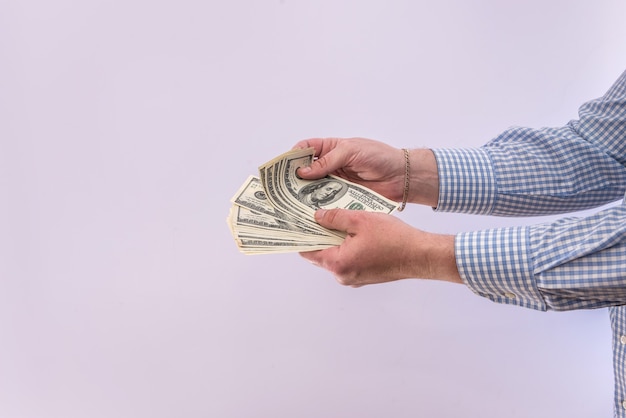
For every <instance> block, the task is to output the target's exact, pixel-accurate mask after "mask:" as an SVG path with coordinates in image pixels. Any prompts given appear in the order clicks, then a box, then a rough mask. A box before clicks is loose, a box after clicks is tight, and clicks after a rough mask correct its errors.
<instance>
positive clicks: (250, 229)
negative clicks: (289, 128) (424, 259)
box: [226, 148, 398, 255]
mask: <svg viewBox="0 0 626 418" xmlns="http://www.w3.org/2000/svg"><path fill="white" fill-rule="evenodd" d="M314 156H315V150H314V149H313V148H306V149H294V150H291V151H288V152H286V153H284V154H281V155H279V156H278V157H276V158H274V159H272V160H270V161H268V162H267V163H265V164H263V165H261V166H260V167H259V175H258V176H254V175H250V176H248V178H247V179H246V181H245V182H244V183H243V184H242V185H241V187H240V188H239V190H237V193H235V195H234V196H233V197H232V199H231V203H232V206H231V208H230V212H229V214H228V217H227V219H226V221H227V223H228V226H229V228H230V231H231V233H232V235H233V238H234V239H235V243H236V244H237V247H238V249H239V250H240V251H241V252H242V253H244V254H248V255H253V254H276V253H287V252H304V251H315V250H322V249H325V248H329V247H333V246H337V245H341V243H342V242H343V240H344V239H345V234H344V233H342V232H339V231H334V230H331V229H328V228H324V227H322V226H320V225H319V224H318V223H317V222H315V219H314V214H315V211H316V210H317V209H320V208H324V209H334V208H343V209H351V210H365V211H369V212H381V213H388V214H389V213H392V212H393V211H395V210H396V209H397V208H398V203H397V202H394V201H392V200H389V199H387V198H385V197H384V196H382V195H380V194H378V193H376V192H374V191H372V190H370V189H368V188H367V187H363V186H361V185H359V184H356V183H352V182H350V181H347V180H345V179H342V178H340V177H337V176H333V175H329V176H326V177H324V178H322V179H318V180H304V179H302V178H299V177H298V176H297V175H296V170H297V169H298V168H300V167H304V166H308V165H310V164H311V162H312V161H313V159H314Z"/></svg>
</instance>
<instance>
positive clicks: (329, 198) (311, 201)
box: [298, 179, 348, 209]
mask: <svg viewBox="0 0 626 418" xmlns="http://www.w3.org/2000/svg"><path fill="white" fill-rule="evenodd" d="M347 190H348V186H347V185H346V184H345V183H343V182H341V181H339V180H335V179H323V180H320V181H317V182H314V183H311V184H308V185H306V186H304V187H303V188H302V189H300V191H299V192H298V200H299V201H300V202H302V203H304V204H305V205H307V206H308V207H310V208H312V209H320V208H321V207H322V206H325V205H328V204H330V203H332V202H334V201H336V200H338V199H339V198H340V197H341V196H343V195H344V194H345V192H346V191H347Z"/></svg>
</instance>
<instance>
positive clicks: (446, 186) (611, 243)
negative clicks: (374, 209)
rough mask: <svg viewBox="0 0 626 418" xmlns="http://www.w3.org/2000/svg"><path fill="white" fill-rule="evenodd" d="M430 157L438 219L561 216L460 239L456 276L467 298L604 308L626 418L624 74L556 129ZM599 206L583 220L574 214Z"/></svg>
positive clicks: (513, 134) (509, 134)
mask: <svg viewBox="0 0 626 418" xmlns="http://www.w3.org/2000/svg"><path fill="white" fill-rule="evenodd" d="M433 151H434V152H435V156H436V158H437V164H438V169H439V176H440V194H439V203H438V206H437V210H439V211H446V212H463V213H475V214H483V215H496V216H535V215H551V214H561V213H570V214H569V215H564V216H565V217H563V218H560V219H559V220H557V221H550V222H545V223H541V224H537V225H529V226H519V227H507V228H494V229H488V230H480V231H474V232H467V233H459V234H457V236H456V240H455V247H456V248H455V252H456V261H457V265H458V269H459V272H460V274H461V277H462V278H463V280H464V282H465V283H466V284H467V285H468V286H469V288H470V289H472V291H473V292H475V293H476V294H478V295H480V296H484V297H486V298H489V299H491V300H493V301H495V302H499V303H506V304H512V305H519V306H523V307H527V308H532V309H537V310H548V309H550V310H557V311H562V310H569V309H591V308H602V307H608V308H609V313H610V315H609V316H610V320H611V326H612V330H613V366H614V374H615V402H614V411H615V416H616V417H626V203H625V202H626V196H625V192H626V72H624V73H623V74H622V75H621V76H620V78H619V79H618V80H617V82H616V83H615V84H614V85H613V86H612V87H611V88H610V89H609V91H608V92H607V93H606V94H605V95H604V96H602V97H601V98H598V99H595V100H591V101H589V102H587V103H585V104H583V105H582V106H581V107H580V109H579V118H578V119H577V120H572V121H570V122H569V123H568V124H567V125H566V126H564V127H558V128H541V129H530V128H522V127H512V128H510V129H507V130H506V131H505V132H503V133H502V134H500V135H499V136H497V137H496V138H494V139H493V140H491V141H490V142H488V143H487V144H485V145H484V146H482V147H480V148H474V149H441V148H440V149H434V150H433ZM619 200H622V202H621V204H613V205H608V204H609V203H611V202H616V203H617V202H618V201H619ZM604 205H607V206H604ZM600 206H604V209H602V208H600V209H597V212H596V213H595V214H593V215H591V216H583V215H580V214H579V216H574V215H575V214H573V212H578V211H582V210H586V209H590V208H599V207H600Z"/></svg>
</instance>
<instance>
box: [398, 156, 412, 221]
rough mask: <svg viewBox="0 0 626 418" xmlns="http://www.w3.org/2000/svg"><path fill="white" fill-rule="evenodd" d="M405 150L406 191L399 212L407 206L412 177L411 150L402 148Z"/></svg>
mask: <svg viewBox="0 0 626 418" xmlns="http://www.w3.org/2000/svg"><path fill="white" fill-rule="evenodd" d="M402 151H404V192H403V193H402V203H401V204H400V207H399V208H398V212H402V211H403V210H404V207H405V206H406V201H407V199H408V198H409V184H410V177H411V160H410V159H409V150H408V149H407V148H402Z"/></svg>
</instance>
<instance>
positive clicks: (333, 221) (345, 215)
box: [315, 209, 354, 232]
mask: <svg viewBox="0 0 626 418" xmlns="http://www.w3.org/2000/svg"><path fill="white" fill-rule="evenodd" d="M353 212H354V211H351V210H348V209H318V210H316V211H315V221H317V223H318V224H320V225H321V226H323V227H324V228H328V229H334V230H337V231H344V232H347V231H348V230H349V229H352V228H351V226H352V225H353V222H352V216H351V215H352V214H353Z"/></svg>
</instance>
